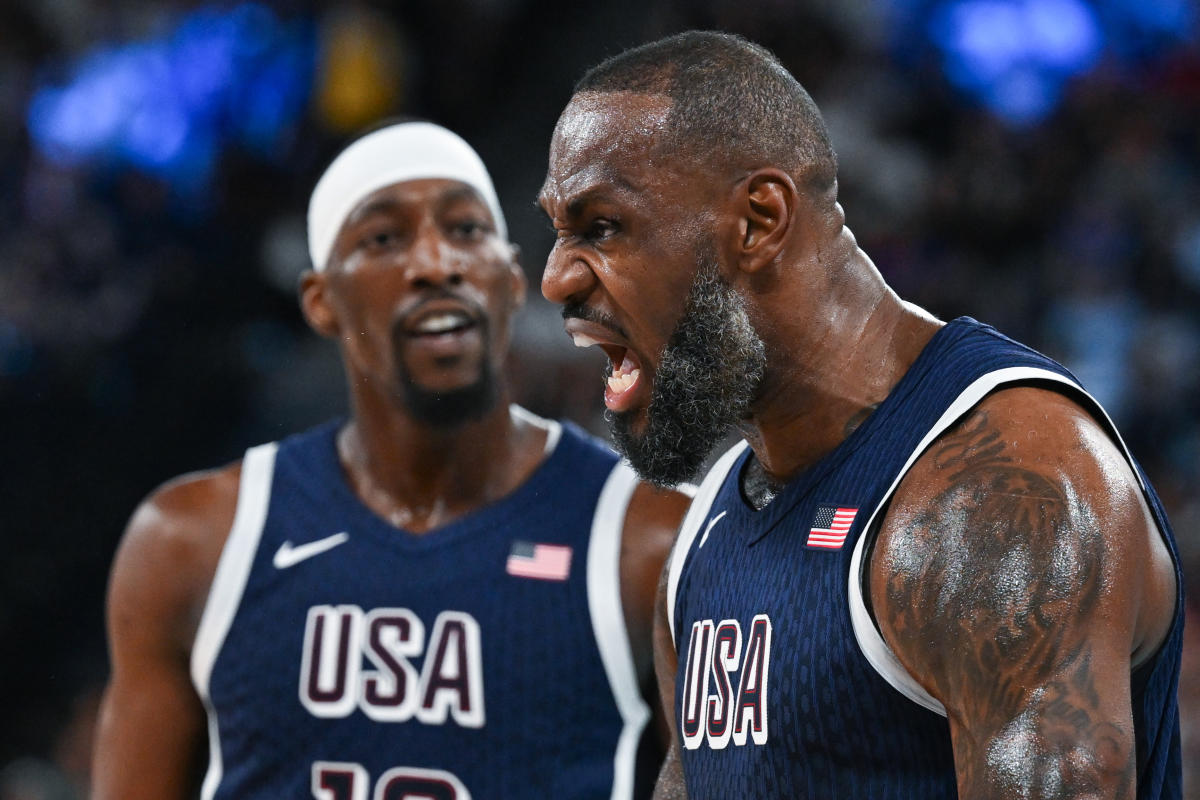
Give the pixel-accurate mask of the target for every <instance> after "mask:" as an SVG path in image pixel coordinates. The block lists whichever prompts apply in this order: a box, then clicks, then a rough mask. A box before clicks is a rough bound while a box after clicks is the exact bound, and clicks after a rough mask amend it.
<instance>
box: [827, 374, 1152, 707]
mask: <svg viewBox="0 0 1200 800" xmlns="http://www.w3.org/2000/svg"><path fill="white" fill-rule="evenodd" d="M1030 380H1036V381H1047V382H1051V383H1058V384H1061V385H1063V386H1069V387H1070V388H1071V389H1072V391H1073V392H1074V393H1077V394H1078V396H1079V398H1081V399H1085V400H1086V401H1087V402H1088V404H1089V405H1090V407H1089V408H1088V410H1089V411H1091V412H1092V413H1093V414H1094V415H1096V416H1097V418H1098V419H1099V420H1100V421H1102V422H1104V423H1105V424H1107V426H1108V432H1109V434H1110V435H1111V436H1112V437H1113V440H1114V441H1115V442H1116V443H1117V444H1118V445H1119V447H1120V448H1121V452H1122V453H1123V454H1124V456H1125V459H1126V461H1128V462H1129V464H1130V465H1131V466H1133V463H1134V462H1133V457H1132V455H1131V454H1130V452H1129V448H1128V447H1126V446H1125V442H1124V440H1122V439H1121V436H1120V434H1119V433H1118V432H1117V429H1116V426H1115V425H1113V422H1112V419H1111V418H1110V417H1109V416H1108V414H1107V412H1105V410H1104V409H1103V408H1102V407H1101V406H1100V404H1099V403H1098V402H1096V399H1095V398H1094V397H1092V396H1091V395H1090V394H1088V393H1087V392H1086V391H1084V389H1083V388H1082V387H1081V386H1079V384H1077V383H1076V382H1075V381H1073V380H1071V379H1070V378H1068V377H1066V376H1065V375H1061V374H1059V373H1057V372H1053V371H1051V370H1047V369H1042V368H1039V367H1008V368H1005V369H999V370H996V371H995V372H989V373H987V374H985V375H983V376H981V377H980V378H977V379H976V380H975V381H974V382H973V383H971V384H970V385H969V386H967V388H966V389H964V390H963V391H962V393H961V394H959V396H958V397H957V398H955V400H954V402H952V403H951V404H950V406H949V407H948V408H947V409H946V411H945V413H943V414H942V416H941V418H940V419H938V421H937V422H936V423H934V425H933V427H932V428H930V429H929V432H928V433H926V434H925V436H924V438H922V439H921V442H920V444H918V445H917V447H916V449H915V450H913V452H912V453H911V454H910V455H909V457H908V460H907V461H905V462H904V466H903V467H902V468H901V469H900V471H899V472H898V473H897V474H896V477H895V479H894V480H893V481H892V485H891V486H890V487H889V488H888V490H887V491H886V492H885V493H884V494H883V496H882V497H881V498H880V500H879V504H878V505H877V506H876V507H875V509H874V511H872V512H871V516H870V518H868V520H867V523H866V526H865V527H864V528H863V531H864V533H863V535H862V536H860V537H859V539H858V542H857V543H856V544H855V546H854V553H853V555H852V557H851V559H850V570H849V580H848V586H847V599H848V601H849V606H850V621H851V624H852V626H853V628H854V638H855V639H857V641H858V647H859V650H860V651H862V654H863V657H864V658H866V659H867V662H868V663H870V665H871V666H872V667H873V668H874V669H875V671H876V672H878V673H879V675H880V676H881V677H882V678H883V679H884V680H886V681H887V682H888V683H889V684H891V686H892V688H894V689H896V691H898V692H900V693H901V694H902V695H904V696H905V697H907V698H908V699H909V700H912V701H913V702H914V703H916V704H917V705H920V706H923V707H924V708H927V709H929V710H930V711H933V712H934V713H937V714H940V715H941V716H943V717H944V716H946V709H945V707H944V706H943V705H942V704H941V703H940V702H939V701H938V700H937V699H936V698H934V697H933V696H932V695H930V694H929V692H927V691H925V689H924V688H923V687H922V686H921V685H920V684H919V683H917V681H916V679H915V678H913V677H912V675H910V674H909V672H908V670H907V669H905V668H904V665H903V664H901V663H900V659H898V658H897V657H896V654H895V653H893V652H892V649H891V648H890V647H888V645H887V642H885V641H884V640H883V635H882V634H880V632H879V628H878V627H877V626H876V624H875V619H874V617H873V616H872V615H871V613H870V612H869V611H867V606H866V602H865V600H864V598H863V591H862V587H863V572H864V570H865V568H866V565H865V564H864V563H863V556H864V549H865V544H866V542H867V541H868V539H870V538H872V537H873V536H874V534H875V532H876V531H877V526H878V524H879V523H880V522H881V520H880V519H877V517H878V516H879V512H880V511H881V510H882V509H883V507H884V506H885V505H887V502H888V501H889V500H890V499H891V497H892V495H893V494H894V493H895V491H896V487H897V486H898V485H899V484H900V481H901V480H902V479H903V478H904V476H905V475H906V474H908V471H909V469H911V468H912V465H913V464H914V463H915V462H916V460H917V459H918V458H919V457H920V456H921V454H922V453H924V452H925V450H926V449H928V447H929V446H930V445H931V444H932V443H933V441H934V440H935V439H936V438H937V437H938V436H940V435H941V434H942V433H943V432H945V430H946V429H947V428H949V427H950V426H951V425H953V424H954V423H955V422H957V421H958V420H959V419H960V418H962V417H963V416H964V415H965V414H966V413H967V412H968V411H970V410H971V408H973V407H974V406H975V405H976V404H977V403H978V402H979V401H980V400H982V399H983V398H984V397H986V396H987V395H988V394H989V393H991V392H992V391H994V390H995V389H997V388H998V387H1000V386H1003V385H1005V384H1009V383H1016V382H1020V381H1030ZM1133 472H1134V474H1135V475H1136V476H1137V480H1138V485H1139V486H1140V487H1141V489H1142V492H1143V494H1145V493H1146V484H1145V481H1144V480H1143V479H1142V475H1141V472H1140V471H1139V470H1137V469H1134V470H1133Z"/></svg>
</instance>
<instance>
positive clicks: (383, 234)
mask: <svg viewBox="0 0 1200 800" xmlns="http://www.w3.org/2000/svg"><path fill="white" fill-rule="evenodd" d="M399 244H400V234H399V232H398V231H396V230H394V229H392V228H378V229H375V230H372V231H369V232H367V233H366V234H365V235H364V236H363V237H362V239H361V240H360V241H359V245H358V246H359V247H360V248H362V249H363V250H366V251H367V252H379V251H383V250H390V249H392V248H394V247H396V246H398V245H399Z"/></svg>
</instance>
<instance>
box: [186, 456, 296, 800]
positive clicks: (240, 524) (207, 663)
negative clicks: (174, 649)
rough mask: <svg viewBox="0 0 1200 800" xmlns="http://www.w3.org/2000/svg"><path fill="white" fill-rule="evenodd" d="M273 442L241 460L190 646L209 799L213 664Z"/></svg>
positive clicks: (250, 557) (216, 741)
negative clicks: (229, 522) (228, 521)
mask: <svg viewBox="0 0 1200 800" xmlns="http://www.w3.org/2000/svg"><path fill="white" fill-rule="evenodd" d="M278 449H279V445H278V444H277V443H274V442H272V443H270V444H263V445H259V446H258V447H253V448H251V449H250V450H247V451H246V457H245V458H244V459H243V460H242V474H241V479H240V482H239V485H238V498H237V510H236V511H235V512H234V515H233V526H232V527H231V528H230V530H229V538H228V539H227V540H226V541H225V547H224V549H222V551H221V557H220V559H219V560H218V561H217V570H216V572H215V573H214V574H213V581H212V587H211V588H210V589H209V590H208V599H207V600H206V601H205V603H204V611H203V613H202V614H201V616H200V624H199V626H198V627H197V630H196V640H195V642H194V643H193V646H192V658H191V667H192V682H193V683H194V684H195V685H196V691H197V692H198V693H199V695H200V699H201V700H203V701H204V707H205V708H206V709H207V711H208V738H209V761H208V772H207V773H206V774H205V776H204V786H203V789H202V790H201V794H200V796H201V797H202V798H204V800H209V799H210V798H211V797H212V796H213V795H214V794H215V793H216V791H217V787H218V786H219V785H220V784H221V777H222V773H223V769H224V765H223V764H222V763H221V739H220V732H219V728H218V726H217V711H216V709H215V708H214V707H213V704H212V697H211V695H210V694H209V681H210V680H211V678H212V671H213V664H214V663H215V662H216V660H217V654H218V653H219V652H220V651H221V645H223V644H224V643H225V636H226V635H227V634H228V633H229V628H230V626H231V625H232V624H233V617H234V615H235V614H236V613H237V609H238V606H239V605H240V604H241V600H242V592H243V591H245V588H246V580H247V579H248V577H249V575H250V566H251V564H253V562H254V554H255V553H256V552H257V551H258V542H259V539H260V538H261V537H262V531H263V524H264V523H265V522H266V519H267V507H268V506H269V505H270V499H271V479H272V476H273V475H274V472H275V453H276V451H277V450H278Z"/></svg>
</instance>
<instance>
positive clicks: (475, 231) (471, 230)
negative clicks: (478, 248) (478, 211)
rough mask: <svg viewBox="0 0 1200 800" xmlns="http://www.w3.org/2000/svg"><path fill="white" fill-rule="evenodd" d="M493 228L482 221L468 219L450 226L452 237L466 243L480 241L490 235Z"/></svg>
mask: <svg viewBox="0 0 1200 800" xmlns="http://www.w3.org/2000/svg"><path fill="white" fill-rule="evenodd" d="M491 230H492V228H491V226H490V225H488V224H487V223H486V222H485V221H484V220H482V219H475V218H467V219H460V220H455V221H454V222H452V223H451V224H450V235H451V236H453V237H454V238H456V239H460V240H465V241H478V240H479V239H482V238H483V237H484V236H486V235H487V234H488V233H490V232H491Z"/></svg>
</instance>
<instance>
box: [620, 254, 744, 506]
mask: <svg viewBox="0 0 1200 800" xmlns="http://www.w3.org/2000/svg"><path fill="white" fill-rule="evenodd" d="M765 370H766V348H765V347H764V345H763V342H762V340H761V339H760V338H759V337H758V334H757V333H755V331H754V328H753V326H752V325H751V324H750V318H749V316H748V315H747V313H746V308H745V303H744V302H743V301H742V298H741V296H740V295H739V294H737V292H735V291H734V290H733V289H732V288H731V287H730V286H729V284H727V283H726V282H725V281H724V280H722V279H721V276H720V272H719V269H718V267H717V264H716V260H715V259H714V258H711V257H709V258H706V259H704V260H702V261H701V264H700V269H699V271H698V272H697V274H696V279H695V281H693V283H692V287H691V289H690V290H689V292H688V297H687V301H686V303H685V305H684V310H683V315H682V316H681V317H680V318H679V321H678V322H677V323H676V325H675V330H674V331H672V332H671V336H670V338H669V339H668V340H667V345H666V347H664V348H663V353H662V358H661V359H660V360H659V367H658V371H657V372H656V373H655V376H654V385H653V386H652V387H651V392H650V405H649V407H648V408H647V409H646V428H645V431H644V432H643V433H641V434H640V435H638V434H636V433H634V432H633V422H634V416H633V412H623V413H619V414H615V413H612V412H606V413H605V419H607V420H608V424H609V429H610V430H611V432H612V436H613V440H614V441H615V442H616V445H617V448H618V449H619V450H620V451H621V452H622V453H623V454H624V455H625V456H626V458H628V459H629V463H630V464H632V465H633V468H634V469H635V470H636V471H637V473H638V475H639V476H641V478H642V479H643V480H646V481H649V482H651V483H653V484H656V485H658V486H675V485H678V484H680V483H683V482H685V481H690V480H694V479H695V478H696V474H697V472H698V471H699V470H700V467H701V466H703V464H704V460H705V459H706V458H707V457H708V455H709V453H711V452H712V449H713V448H714V447H715V446H716V445H717V443H718V442H720V441H721V439H722V438H723V437H724V436H725V434H726V433H727V432H728V431H729V429H730V427H731V426H733V425H734V424H735V423H737V422H738V420H740V419H743V418H744V417H746V416H747V414H748V412H749V409H750V404H751V403H752V402H753V401H754V398H755V396H756V395H757V393H758V387H759V385H760V383H761V382H762V376H763V373H764V371H765Z"/></svg>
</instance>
